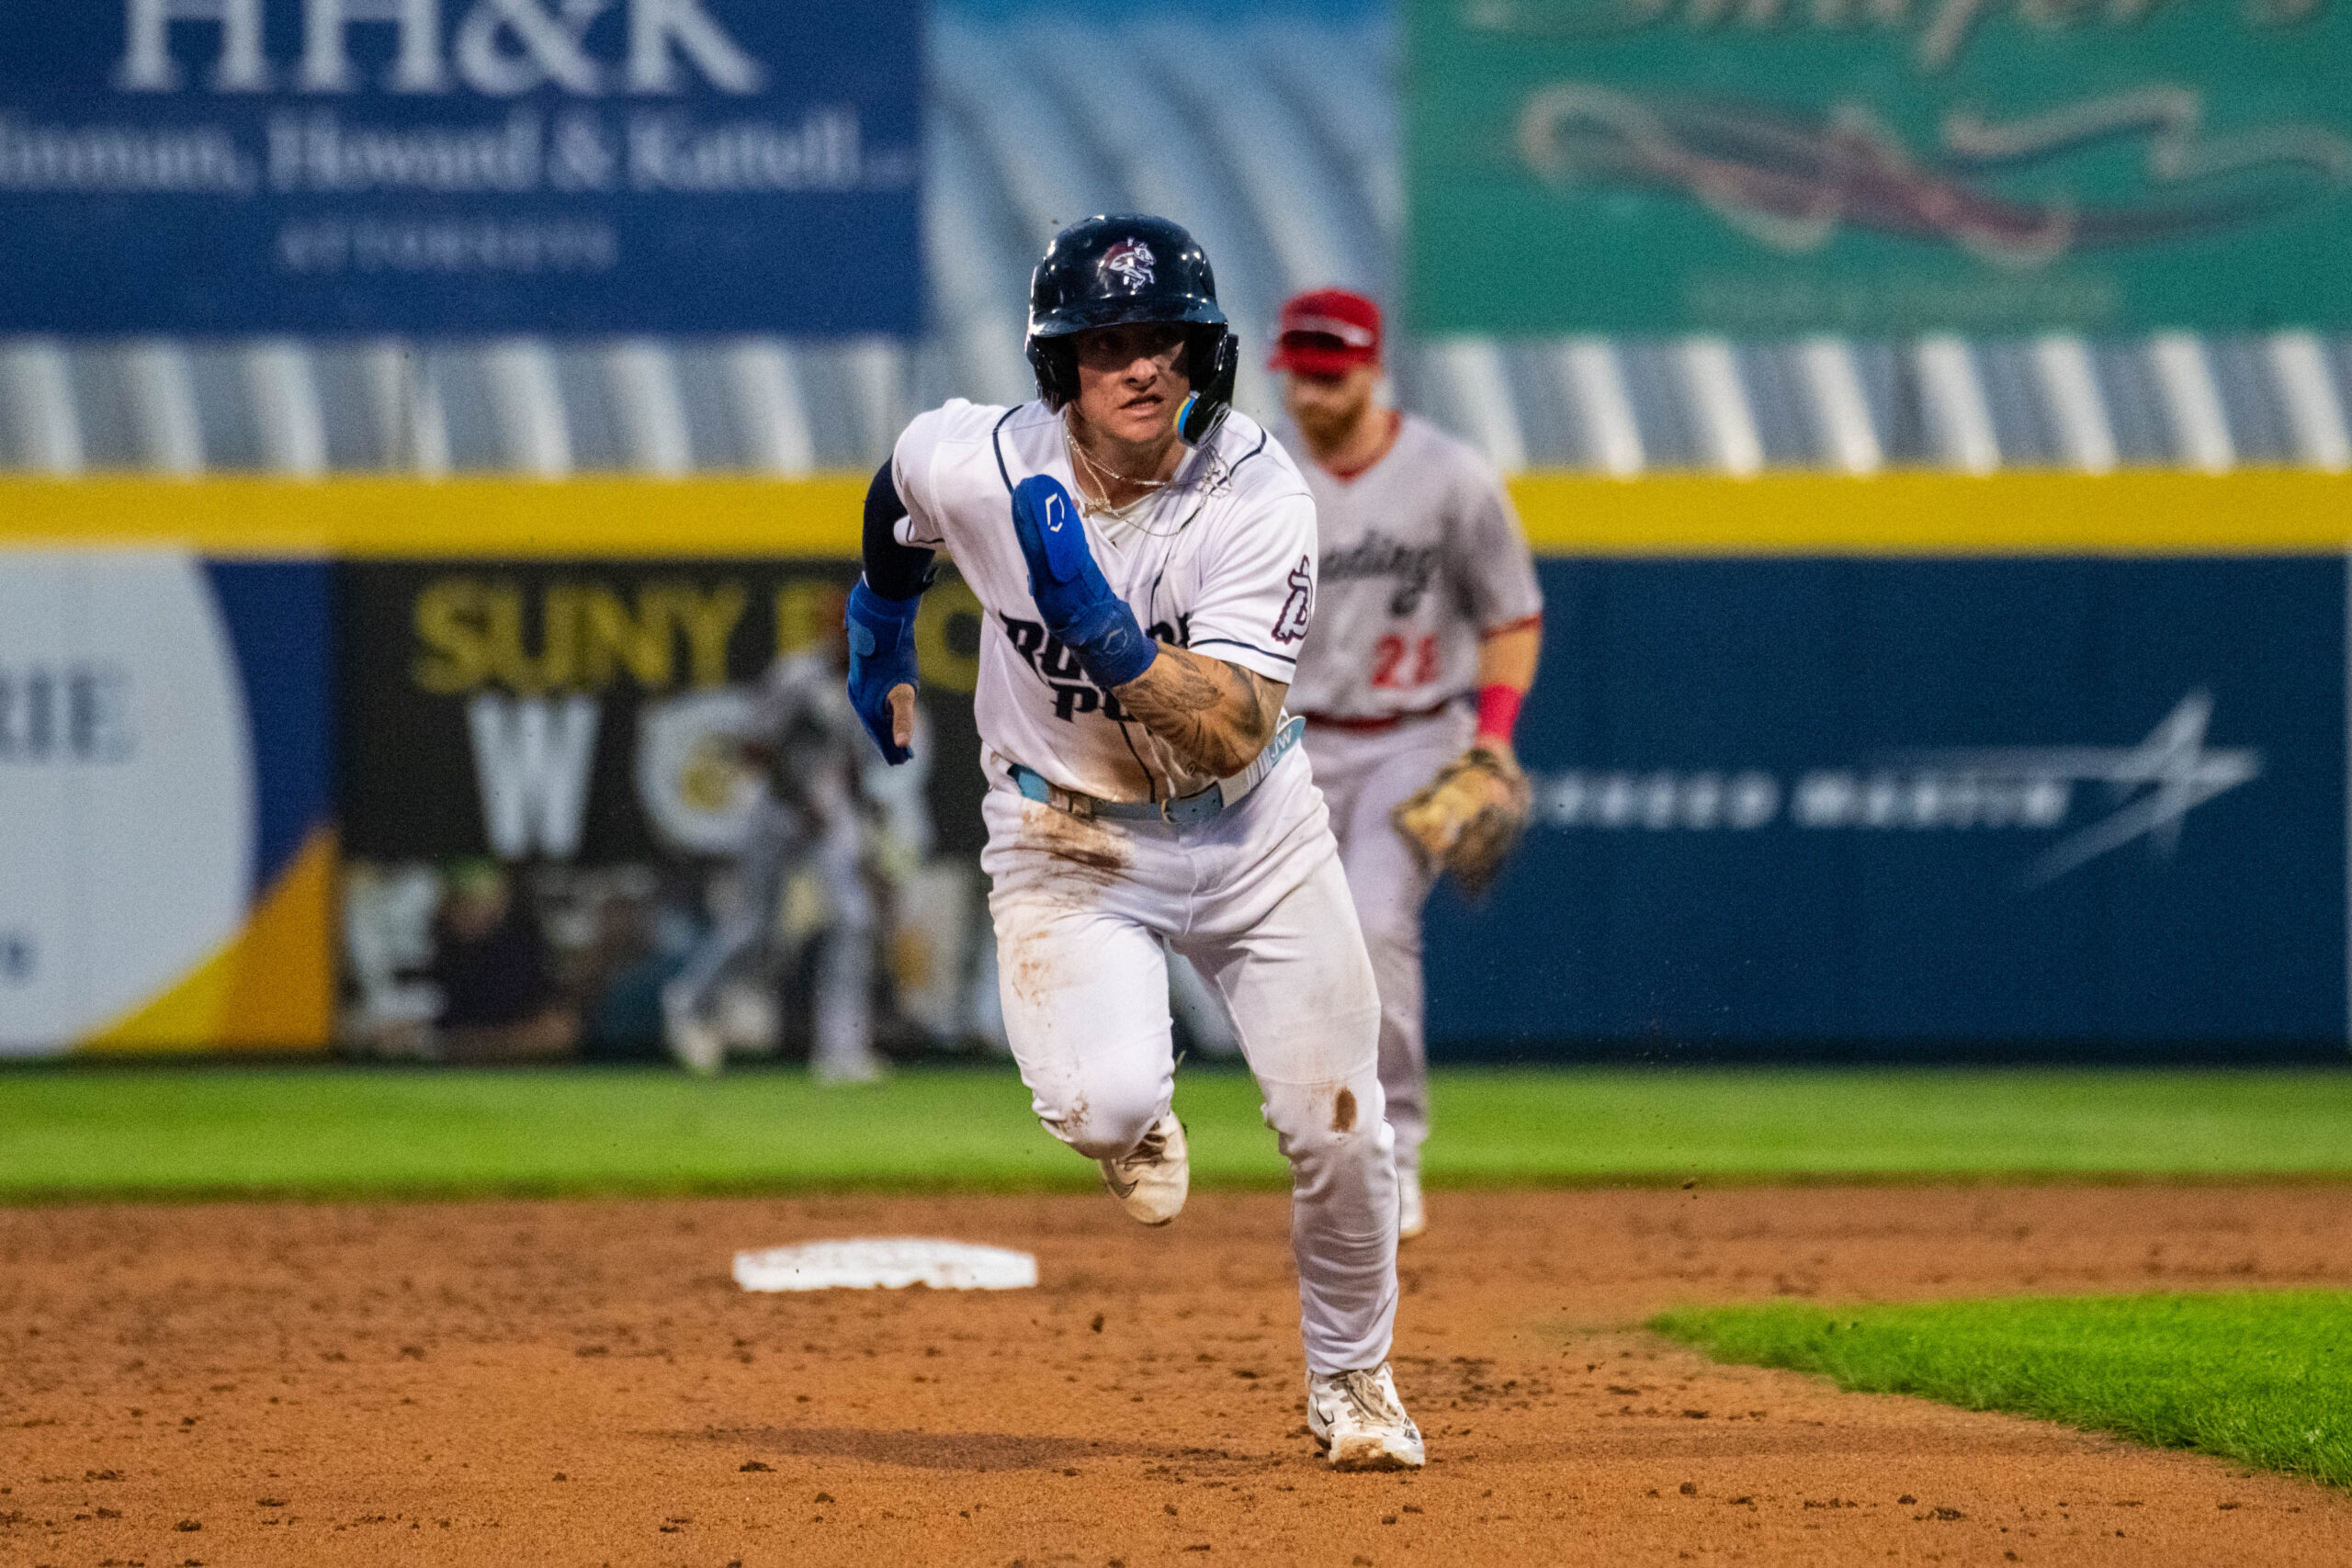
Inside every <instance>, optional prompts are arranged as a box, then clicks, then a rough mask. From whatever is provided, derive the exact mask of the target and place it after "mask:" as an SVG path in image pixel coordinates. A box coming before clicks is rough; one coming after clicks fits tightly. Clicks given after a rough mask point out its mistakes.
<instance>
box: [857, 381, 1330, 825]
mask: <svg viewBox="0 0 2352 1568" xmlns="http://www.w3.org/2000/svg"><path fill="white" fill-rule="evenodd" d="M1032 474H1050V475H1052V476H1053V477H1054V478H1055V479H1059V480H1060V481H1061V482H1062V483H1063V485H1065V486H1066V487H1068V488H1069V491H1070V492H1071V493H1072V494H1076V493H1078V489H1079V487H1078V481H1077V478H1076V476H1075V475H1073V474H1072V473H1071V471H1070V463H1069V447H1068V445H1067V443H1066V441H1065V438H1064V434H1063V424H1062V419H1061V416H1060V415H1058V414H1057V413H1055V412H1052V411H1050V410H1049V409H1047V408H1046V406H1045V404H1043V403H1038V402H1031V403H1023V404H1021V405H1020V406H1019V407H1017V408H1012V409H1005V408H992V407H988V406H985V405H980V404H974V403H968V402H965V401H964V400H961V399H958V400H955V401H953V402H950V403H948V404H947V405H946V406H945V407H944V408H940V409H936V410H933V412H930V413H926V414H924V415H922V417H921V418H919V419H917V420H916V421H915V422H914V423H912V424H910V425H909V426H908V427H907V430H906V434H903V435H901V436H899V446H898V450H897V452H896V453H895V454H894V455H893V456H892V458H891V476H892V479H893V481H894V482H895V483H896V484H897V486H898V491H899V499H900V500H901V501H903V502H905V503H906V507H907V516H906V518H905V519H904V520H903V521H902V522H900V523H899V540H900V542H901V543H904V544H909V545H919V546H922V547H926V548H934V549H936V548H944V549H945V550H947V552H948V553H949V554H950V555H952V556H953V557H954V558H955V559H956V570H958V571H960V572H961V573H962V574H963V576H964V581H966V582H967V583H968V584H970V586H971V589H972V592H975V593H976V594H978V596H979V600H980V604H981V606H982V607H983V609H985V610H986V612H987V614H986V615H985V617H984V618H983V628H984V629H983V630H982V632H981V634H980V677H979V687H978V692H977V693H976V694H975V695H974V697H973V712H974V716H975V717H976V718H977V719H978V724H979V730H980V753H981V757H980V760H981V765H982V766H983V767H984V768H986V769H987V770H988V773H989V777H990V779H991V780H992V781H995V782H997V783H1000V784H1001V783H1002V781H1003V779H1004V776H1005V770H1006V768H1007V766H1008V765H1009V764H1011V763H1013V762H1019V763H1021V764H1023V766H1025V767H1029V768H1032V769H1035V771H1036V772H1037V773H1041V774H1043V775H1044V776H1045V777H1046V779H1047V780H1049V781H1051V782H1052V783H1054V784H1058V785H1060V786H1061V787H1062V788H1064V789H1071V790H1077V791H1080V792H1081V793H1083V794H1086V795H1097V796H1100V797H1102V798H1103V799H1106V800H1164V799H1167V798H1169V797H1170V796H1171V795H1191V794H1193V793H1194V792H1195V791H1197V790H1201V789H1204V788H1206V787H1207V786H1208V784H1210V782H1211V780H1210V778H1209V777H1208V775H1206V774H1203V773H1194V772H1193V771H1192V770H1191V769H1190V768H1189V767H1188V766H1186V764H1185V763H1184V762H1183V761H1182V760H1181V759H1179V758H1178V756H1177V755H1176V752H1175V750H1174V749H1173V748H1172V747H1170V746H1169V745H1168V743H1167V742H1165V741H1163V740H1161V739H1159V737H1158V736H1155V735H1153V734H1152V733H1151V732H1150V731H1149V730H1148V729H1146V728H1144V727H1143V725H1142V724H1141V723H1140V722H1139V721H1138V720H1136V718H1135V717H1134V716H1132V715H1130V714H1128V713H1127V712H1126V711H1125V709H1124V708H1122V707H1121V706H1120V705H1119V702H1118V699H1117V697H1116V696H1115V695H1114V694H1112V693H1109V692H1105V691H1103V690H1101V689H1099V688H1098V687H1096V686H1095V685H1094V684H1093V683H1092V682H1090V681H1089V680H1088V679H1087V678H1086V673H1085V671H1083V670H1081V669H1080V667H1079V663H1078V660H1077V659H1076V657H1075V656H1074V655H1072V654H1071V652H1070V651H1069V649H1066V648H1064V647H1063V646H1062V645H1061V641H1060V639H1059V638H1057V637H1053V636H1051V635H1050V634H1049V633H1047V632H1046V627H1045V619H1044V617H1043V616H1041V615H1038V613H1037V607H1036V605H1035V603H1034V602H1033V601H1032V600H1031V599H1030V597H1029V569H1028V567H1027V565H1026V564H1025V563H1024V562H1023V559H1022V556H1021V545H1020V542H1019V541H1018V540H1017V539H1015V538H1014V537H1013V533H1012V487H1013V486H1015V485H1017V484H1019V483H1020V482H1021V481H1022V480H1023V479H1027V478H1028V477H1029V476H1030V475H1032ZM1083 525H1084V527H1085V529H1086V542H1087V544H1088V545H1089V546H1090V547H1091V548H1092V549H1093V552H1094V559H1095V562H1096V564H1097V565H1099V566H1100V567H1101V568H1102V570H1103V577H1104V578H1105V579H1106V580H1107V581H1109V582H1110V584H1111V587H1112V588H1113V590H1114V591H1115V592H1117V593H1118V594H1119V596H1120V597H1121V598H1123V599H1125V601H1126V602H1127V604H1128V606H1129V607H1130V608H1131V609H1133V610H1134V611H1135V613H1136V620H1138V621H1140V622H1141V623H1142V624H1143V625H1144V626H1148V627H1149V628H1150V631H1151V635H1152V636H1153V637H1157V638H1159V639H1160V640H1162V641H1164V642H1170V643H1174V644H1177V645H1179V646H1181V647H1186V648H1191V649H1197V650H1198V651H1200V652H1202V653H1204V654H1206V655H1208V656H1209V657H1211V658H1213V659H1222V660H1225V661H1226V662H1227V663H1229V664H1238V665H1239V666H1240V667H1242V668H1243V669H1245V670H1251V671H1256V672H1257V673H1259V674H1261V675H1263V676H1265V677H1266V678H1267V679H1268V680H1271V681H1279V682H1283V684H1285V685H1287V684H1288V683H1289V682H1290V681H1291V678H1292V676H1293V674H1294V673H1295V671H1296V668H1297V653H1298V649H1299V639H1300V637H1301V636H1302V635H1303V634H1304V633H1305V631H1306V622H1307V617H1308V615H1310V614H1311V612H1312V608H1313V604H1314V596H1315V502H1314V500H1313V498H1312V497H1311V495H1310V494H1309V493H1308V491H1307V488H1306V480H1305V479H1302V478H1300V476H1299V472H1298V469H1297V468H1296V466H1295V465H1294V464H1293V463H1292V461H1291V459H1290V455H1289V454H1288V453H1287V452H1284V451H1283V448H1282V445H1281V443H1279V442H1277V441H1275V440H1274V439H1273V438H1272V436H1271V435H1269V434H1267V433H1266V432H1265V431H1264V430H1263V429H1261V427H1260V426H1259V425H1257V424H1256V423H1253V422H1252V421H1250V419H1248V418H1247V417H1245V416H1244V415H1242V414H1240V413H1238V412H1237V413H1234V414H1231V415H1229V416H1228V417H1227V419H1226V421H1225V424H1224V426H1223V428H1222V429H1220V430H1219V431H1218V432H1217V434H1216V438H1215V440H1214V442H1213V443H1212V445H1211V446H1209V447H1207V448H1204V449H1202V450H1200V451H1194V452H1191V453H1188V454H1187V455H1186V457H1185V458H1184V462H1183V465H1182V467H1181V468H1178V470H1177V472H1176V478H1175V480H1174V482H1172V483H1171V484H1170V486H1169V487H1168V488H1167V489H1166V490H1164V491H1161V492H1159V494H1158V495H1157V496H1155V497H1153V498H1152V499H1150V500H1148V501H1146V502H1144V503H1143V504H1142V505H1141V506H1139V507H1137V508H1136V510H1135V511H1134V512H1133V513H1130V514H1129V515H1128V516H1127V517H1125V518H1124V519H1122V518H1116V517H1111V516H1107V515H1102V514H1097V515H1092V516H1088V517H1085V518H1084V519H1083Z"/></svg>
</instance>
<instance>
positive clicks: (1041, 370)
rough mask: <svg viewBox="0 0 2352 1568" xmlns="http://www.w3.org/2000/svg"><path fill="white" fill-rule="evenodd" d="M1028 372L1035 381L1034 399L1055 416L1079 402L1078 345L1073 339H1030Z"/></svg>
mask: <svg viewBox="0 0 2352 1568" xmlns="http://www.w3.org/2000/svg"><path fill="white" fill-rule="evenodd" d="M1028 355H1029V368H1030V370H1031V371H1032V372H1034V373H1035V376H1036V378H1037V395H1038V396H1039V397H1040V398H1043V399H1044V400H1046V407H1047V408H1049V409H1052V410H1053V411H1054V412H1057V413H1058V412H1061V411H1062V409H1063V408H1064V407H1066V406H1067V405H1069V404H1070V403H1073V402H1076V401H1077V400H1078V341H1077V340H1076V339H1075V338H1073V337H1068V336H1064V337H1032V338H1031V339H1030V340H1029V343H1028Z"/></svg>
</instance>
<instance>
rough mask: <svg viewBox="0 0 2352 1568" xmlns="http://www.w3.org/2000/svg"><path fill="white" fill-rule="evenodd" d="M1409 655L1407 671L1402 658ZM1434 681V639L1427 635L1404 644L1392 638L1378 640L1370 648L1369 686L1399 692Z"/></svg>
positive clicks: (1405, 661)
mask: <svg viewBox="0 0 2352 1568" xmlns="http://www.w3.org/2000/svg"><path fill="white" fill-rule="evenodd" d="M1408 653H1409V654H1410V655H1411V656H1412V657H1411V659H1410V660H1409V662H1410V664H1411V666H1412V668H1411V670H1410V671H1409V672H1408V671H1407V669H1406V665H1407V663H1408V660H1407V658H1406V656H1407V655H1408ZM1436 679H1437V636H1436V634H1435V633H1433V632H1432V633H1429V634H1427V635H1425V636H1422V637H1417V638H1414V639H1412V640H1410V641H1408V640H1407V639H1406V638H1404V637H1397V636H1395V635H1394V634H1391V635H1390V636H1387V637H1382V638H1381V639H1380V641H1379V642H1377V643H1375V644H1374V646H1373V661H1372V683H1373V684H1374V686H1377V687H1380V688H1382V689H1384V690H1386V691H1391V692H1400V691H1404V690H1407V689H1408V688H1409V687H1413V686H1426V685H1428V684H1429V683H1430V682H1431V681H1434V680H1436Z"/></svg>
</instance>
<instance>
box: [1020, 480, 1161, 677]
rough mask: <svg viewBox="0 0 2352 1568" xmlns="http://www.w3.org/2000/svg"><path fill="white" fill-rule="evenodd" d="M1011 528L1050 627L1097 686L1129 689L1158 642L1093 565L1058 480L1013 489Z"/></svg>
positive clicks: (1083, 528)
mask: <svg viewBox="0 0 2352 1568" xmlns="http://www.w3.org/2000/svg"><path fill="white" fill-rule="evenodd" d="M1012 532H1013V536H1014V537H1016V538H1018V539H1019V540H1020V541H1021V554H1022V558H1023V559H1025V560H1026V561H1027V562H1028V563H1029V597H1030V598H1032V599H1034V600H1035V601H1036V602H1037V613H1038V614H1039V615H1043V616H1044V617H1045V619H1046V630H1047V631H1050V632H1052V633H1053V634H1054V635H1055V636H1056V637H1059V638H1061V640H1062V645H1063V646H1064V647H1066V648H1068V649H1069V650H1070V651H1071V652H1073V653H1075V654H1077V655H1078V661H1079V664H1080V666H1081V667H1082V668H1083V669H1084V670H1085V671H1086V673H1087V675H1088V676H1089V678H1091V680H1092V681H1093V682H1094V683H1095V684H1096V685H1098V686H1100V687H1102V688H1103V690H1104V691H1109V690H1110V689H1111V688H1112V687H1114V686H1124V685H1125V684H1126V683H1127V682H1130V681H1132V680H1134V679H1135V678H1136V676H1138V675H1140V674H1142V673H1143V672H1144V671H1146V670H1148V669H1149V668H1150V667H1151V661H1152V660H1155V659H1157V658H1159V644H1158V643H1156V642H1154V641H1153V640H1152V639H1151V638H1149V637H1146V636H1144V635H1143V627H1142V626H1138V625H1137V624H1136V613H1135V612H1134V611H1133V610H1131V609H1129V608H1128V607H1127V602H1126V601H1125V600H1124V599H1122V598H1120V597H1119V596H1118V595H1117V594H1116V593H1114V592H1112V591H1111V584H1110V583H1109V581H1106V580H1105V579H1104V578H1103V569H1102V568H1101V567H1099V566H1096V565H1095V564H1094V552H1093V551H1092V550H1091V549H1090V548H1089V547H1087V543H1086V525H1085V523H1084V522H1083V521H1082V520H1081V519H1080V517H1079V514H1078V507H1077V505H1076V503H1074V502H1072V501H1071V500H1070V498H1069V491H1066V490H1064V489H1063V488H1062V485H1061V481H1060V480H1059V479H1055V478H1054V477H1053V476H1052V475H1050V474H1032V475H1031V476H1030V477H1029V478H1027V479H1023V480H1022V481H1021V482H1020V484H1018V485H1016V486H1015V487H1013V491H1012Z"/></svg>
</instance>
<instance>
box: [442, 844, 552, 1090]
mask: <svg viewBox="0 0 2352 1568" xmlns="http://www.w3.org/2000/svg"><path fill="white" fill-rule="evenodd" d="M441 886H442V895H441V909H440V913H439V915H438V916H437V917H436V919H435V936H436V938H437V940H436V941H435V945H434V953H433V962H432V964H431V965H430V966H429V967H428V968H427V970H426V975H427V976H428V977H429V978H430V979H431V980H432V982H433V984H434V985H435V987H437V988H438V989H439V991H440V995H441V1008H440V1011H439V1013H438V1014H437V1015H436V1016H435V1019H434V1025H435V1030H436V1032H437V1034H438V1041H437V1043H438V1047H439V1049H438V1051H437V1052H436V1055H439V1056H440V1057H441V1059H442V1060H444V1061H451V1062H479V1061H512V1060H516V1059H527V1058H532V1057H541V1058H546V1057H558V1056H568V1055H571V1051H572V1047H573V1046H574V1045H575V1044H576V1043H578V1040H579V1036H580V1020H579V1017H578V1015H577V1014H575V1013H574V1012H573V1011H572V1010H571V1007H570V1005H568V1004H567V1003H566V1002H565V1001H564V999H563V997H562V993H561V991H560V989H559V988H558V987H557V985H556V978H555V974H554V971H553V969H552V967H551V966H550V964H548V951H547V940H546V938H545V936H544V935H543V934H542V933H541V932H540V931H539V927H538V922H537V920H536V919H533V918H532V916H531V913H530V911H529V910H528V909H527V908H525V907H524V906H523V904H522V903H521V902H520V901H519V900H517V899H516V898H515V883H514V878H513V877H512V875H511V874H509V873H508V872H507V869H506V868H505V867H504V866H503V865H501V864H500V863H498V862H496V861H494V860H490V859H486V858H481V857H469V858H467V859H463V860H458V861H453V862H451V863H449V864H448V865H447V867H445V868H444V869H443V871H442V874H441Z"/></svg>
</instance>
